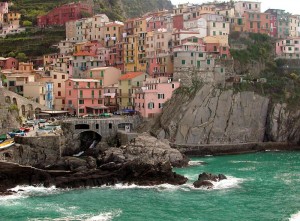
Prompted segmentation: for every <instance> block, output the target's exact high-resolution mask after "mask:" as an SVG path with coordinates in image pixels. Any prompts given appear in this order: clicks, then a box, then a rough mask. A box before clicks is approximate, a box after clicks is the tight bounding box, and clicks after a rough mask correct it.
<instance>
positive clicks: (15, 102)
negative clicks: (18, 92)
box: [13, 97, 18, 105]
mask: <svg viewBox="0 0 300 221" xmlns="http://www.w3.org/2000/svg"><path fill="white" fill-rule="evenodd" d="M13 104H15V105H18V102H17V98H15V97H14V98H13Z"/></svg>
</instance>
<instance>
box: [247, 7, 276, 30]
mask: <svg viewBox="0 0 300 221" xmlns="http://www.w3.org/2000/svg"><path fill="white" fill-rule="evenodd" d="M243 17H245V28H244V31H245V32H253V33H261V34H270V29H271V28H270V27H271V14H270V13H260V12H248V11H246V12H245V13H244V15H243Z"/></svg>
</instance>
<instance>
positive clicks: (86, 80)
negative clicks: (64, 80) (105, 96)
mask: <svg viewBox="0 0 300 221" xmlns="http://www.w3.org/2000/svg"><path fill="white" fill-rule="evenodd" d="M70 81H74V82H99V81H98V80H95V79H74V78H71V79H70Z"/></svg>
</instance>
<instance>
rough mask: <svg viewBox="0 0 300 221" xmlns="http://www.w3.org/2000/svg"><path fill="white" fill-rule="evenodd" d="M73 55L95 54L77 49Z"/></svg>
mask: <svg viewBox="0 0 300 221" xmlns="http://www.w3.org/2000/svg"><path fill="white" fill-rule="evenodd" d="M73 56H96V55H95V54H93V53H90V52H87V51H78V52H76V53H74V54H73Z"/></svg>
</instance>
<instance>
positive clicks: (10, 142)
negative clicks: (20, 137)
mask: <svg viewBox="0 0 300 221" xmlns="http://www.w3.org/2000/svg"><path fill="white" fill-rule="evenodd" d="M14 144H15V141H14V139H8V140H6V141H3V142H2V143H0V150H2V149H5V148H8V147H11V146H12V145H14Z"/></svg>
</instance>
